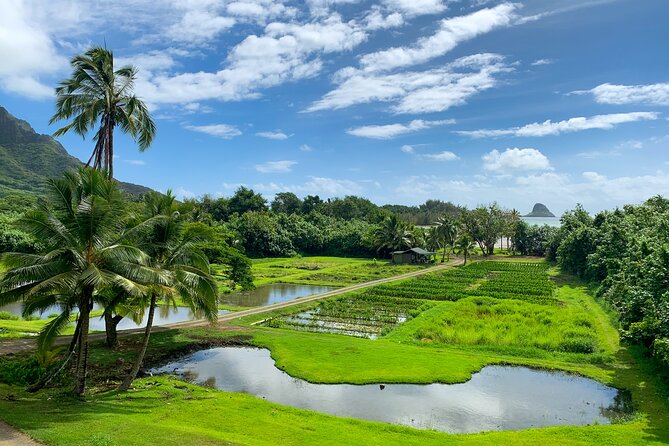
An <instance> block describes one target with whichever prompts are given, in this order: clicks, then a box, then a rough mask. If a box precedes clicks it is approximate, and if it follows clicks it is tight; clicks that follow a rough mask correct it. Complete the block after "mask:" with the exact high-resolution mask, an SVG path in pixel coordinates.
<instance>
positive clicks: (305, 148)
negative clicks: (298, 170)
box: [300, 144, 314, 152]
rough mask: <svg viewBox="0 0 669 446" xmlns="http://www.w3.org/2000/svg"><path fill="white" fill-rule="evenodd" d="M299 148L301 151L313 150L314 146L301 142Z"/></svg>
mask: <svg viewBox="0 0 669 446" xmlns="http://www.w3.org/2000/svg"><path fill="white" fill-rule="evenodd" d="M300 150H301V151H302V152H313V150H314V148H313V147H311V146H310V145H309V144H302V145H301V146H300Z"/></svg>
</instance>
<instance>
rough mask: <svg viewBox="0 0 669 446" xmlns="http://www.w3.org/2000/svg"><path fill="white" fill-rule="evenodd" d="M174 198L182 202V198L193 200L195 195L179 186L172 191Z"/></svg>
mask: <svg viewBox="0 0 669 446" xmlns="http://www.w3.org/2000/svg"><path fill="white" fill-rule="evenodd" d="M174 196H175V197H177V199H179V200H183V199H184V198H195V193H194V192H191V191H189V190H188V189H184V187H183V186H179V187H177V188H176V189H174Z"/></svg>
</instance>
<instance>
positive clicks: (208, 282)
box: [119, 191, 218, 390]
mask: <svg viewBox="0 0 669 446" xmlns="http://www.w3.org/2000/svg"><path fill="white" fill-rule="evenodd" d="M144 199H145V207H146V213H147V215H146V216H147V218H148V219H150V220H151V221H153V224H152V225H151V228H150V230H149V231H148V232H147V233H146V234H145V235H143V237H142V238H141V240H140V241H139V243H140V246H141V247H142V249H144V250H145V251H146V252H147V254H148V255H149V256H150V259H151V260H150V262H151V265H152V266H153V267H154V268H156V269H159V270H162V271H164V272H166V273H167V277H168V282H167V283H166V284H162V283H157V284H156V285H154V286H150V287H149V290H148V293H147V294H146V296H147V300H148V302H147V304H148V311H149V314H148V320H147V323H146V328H145V330H144V339H143V342H142V346H141V348H140V351H139V354H138V356H137V358H136V360H135V363H134V364H133V367H132V369H131V371H130V373H129V374H128V376H127V377H126V378H125V379H124V380H123V383H122V384H121V385H120V386H119V390H127V389H128V388H130V385H131V384H132V381H133V380H134V379H135V377H136V376H137V373H138V372H139V369H140V367H141V366H142V362H143V361H144V355H145V354H146V349H147V347H148V345H149V339H150V337H151V330H152V327H153V316H154V313H155V310H156V305H157V304H158V301H159V300H161V301H162V302H163V303H166V304H168V305H170V304H172V305H173V304H175V298H177V297H178V298H180V299H181V300H182V302H184V303H186V304H187V305H188V306H189V307H190V308H191V310H192V311H194V312H199V313H201V314H203V315H204V316H205V317H206V318H207V319H208V320H210V321H214V320H215V318H216V315H217V311H216V310H217V304H216V299H217V297H218V287H217V285H216V282H215V280H214V279H213V277H212V276H211V275H210V274H209V261H208V260H207V258H206V257H205V256H204V254H203V253H202V252H201V251H200V250H199V249H198V248H197V245H198V243H200V242H202V241H203V239H202V237H201V236H200V235H199V234H197V233H192V232H188V233H187V232H185V231H184V230H183V227H182V220H181V218H180V216H179V213H178V212H177V211H176V210H175V203H174V201H175V198H174V196H173V195H172V193H171V191H168V192H167V194H166V195H161V194H159V193H157V192H150V193H148V194H147V195H146V196H145V198H144Z"/></svg>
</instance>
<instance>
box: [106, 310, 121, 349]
mask: <svg viewBox="0 0 669 446" xmlns="http://www.w3.org/2000/svg"><path fill="white" fill-rule="evenodd" d="M104 317H105V333H106V334H107V337H106V343H107V347H109V348H116V347H117V346H118V330H117V327H118V324H119V322H121V320H123V316H121V315H120V314H117V315H116V316H112V313H111V311H105V313H104Z"/></svg>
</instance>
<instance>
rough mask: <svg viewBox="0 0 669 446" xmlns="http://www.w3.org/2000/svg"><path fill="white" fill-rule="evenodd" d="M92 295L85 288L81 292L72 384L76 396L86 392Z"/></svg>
mask: <svg viewBox="0 0 669 446" xmlns="http://www.w3.org/2000/svg"><path fill="white" fill-rule="evenodd" d="M92 295H93V290H92V289H88V288H86V289H85V290H84V291H83V299H82V302H81V305H80V307H79V319H80V320H81V332H80V333H79V346H78V355H77V368H76V373H75V382H74V394H75V395H78V396H83V395H84V392H86V373H87V372H88V328H89V324H90V315H91V299H92Z"/></svg>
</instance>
